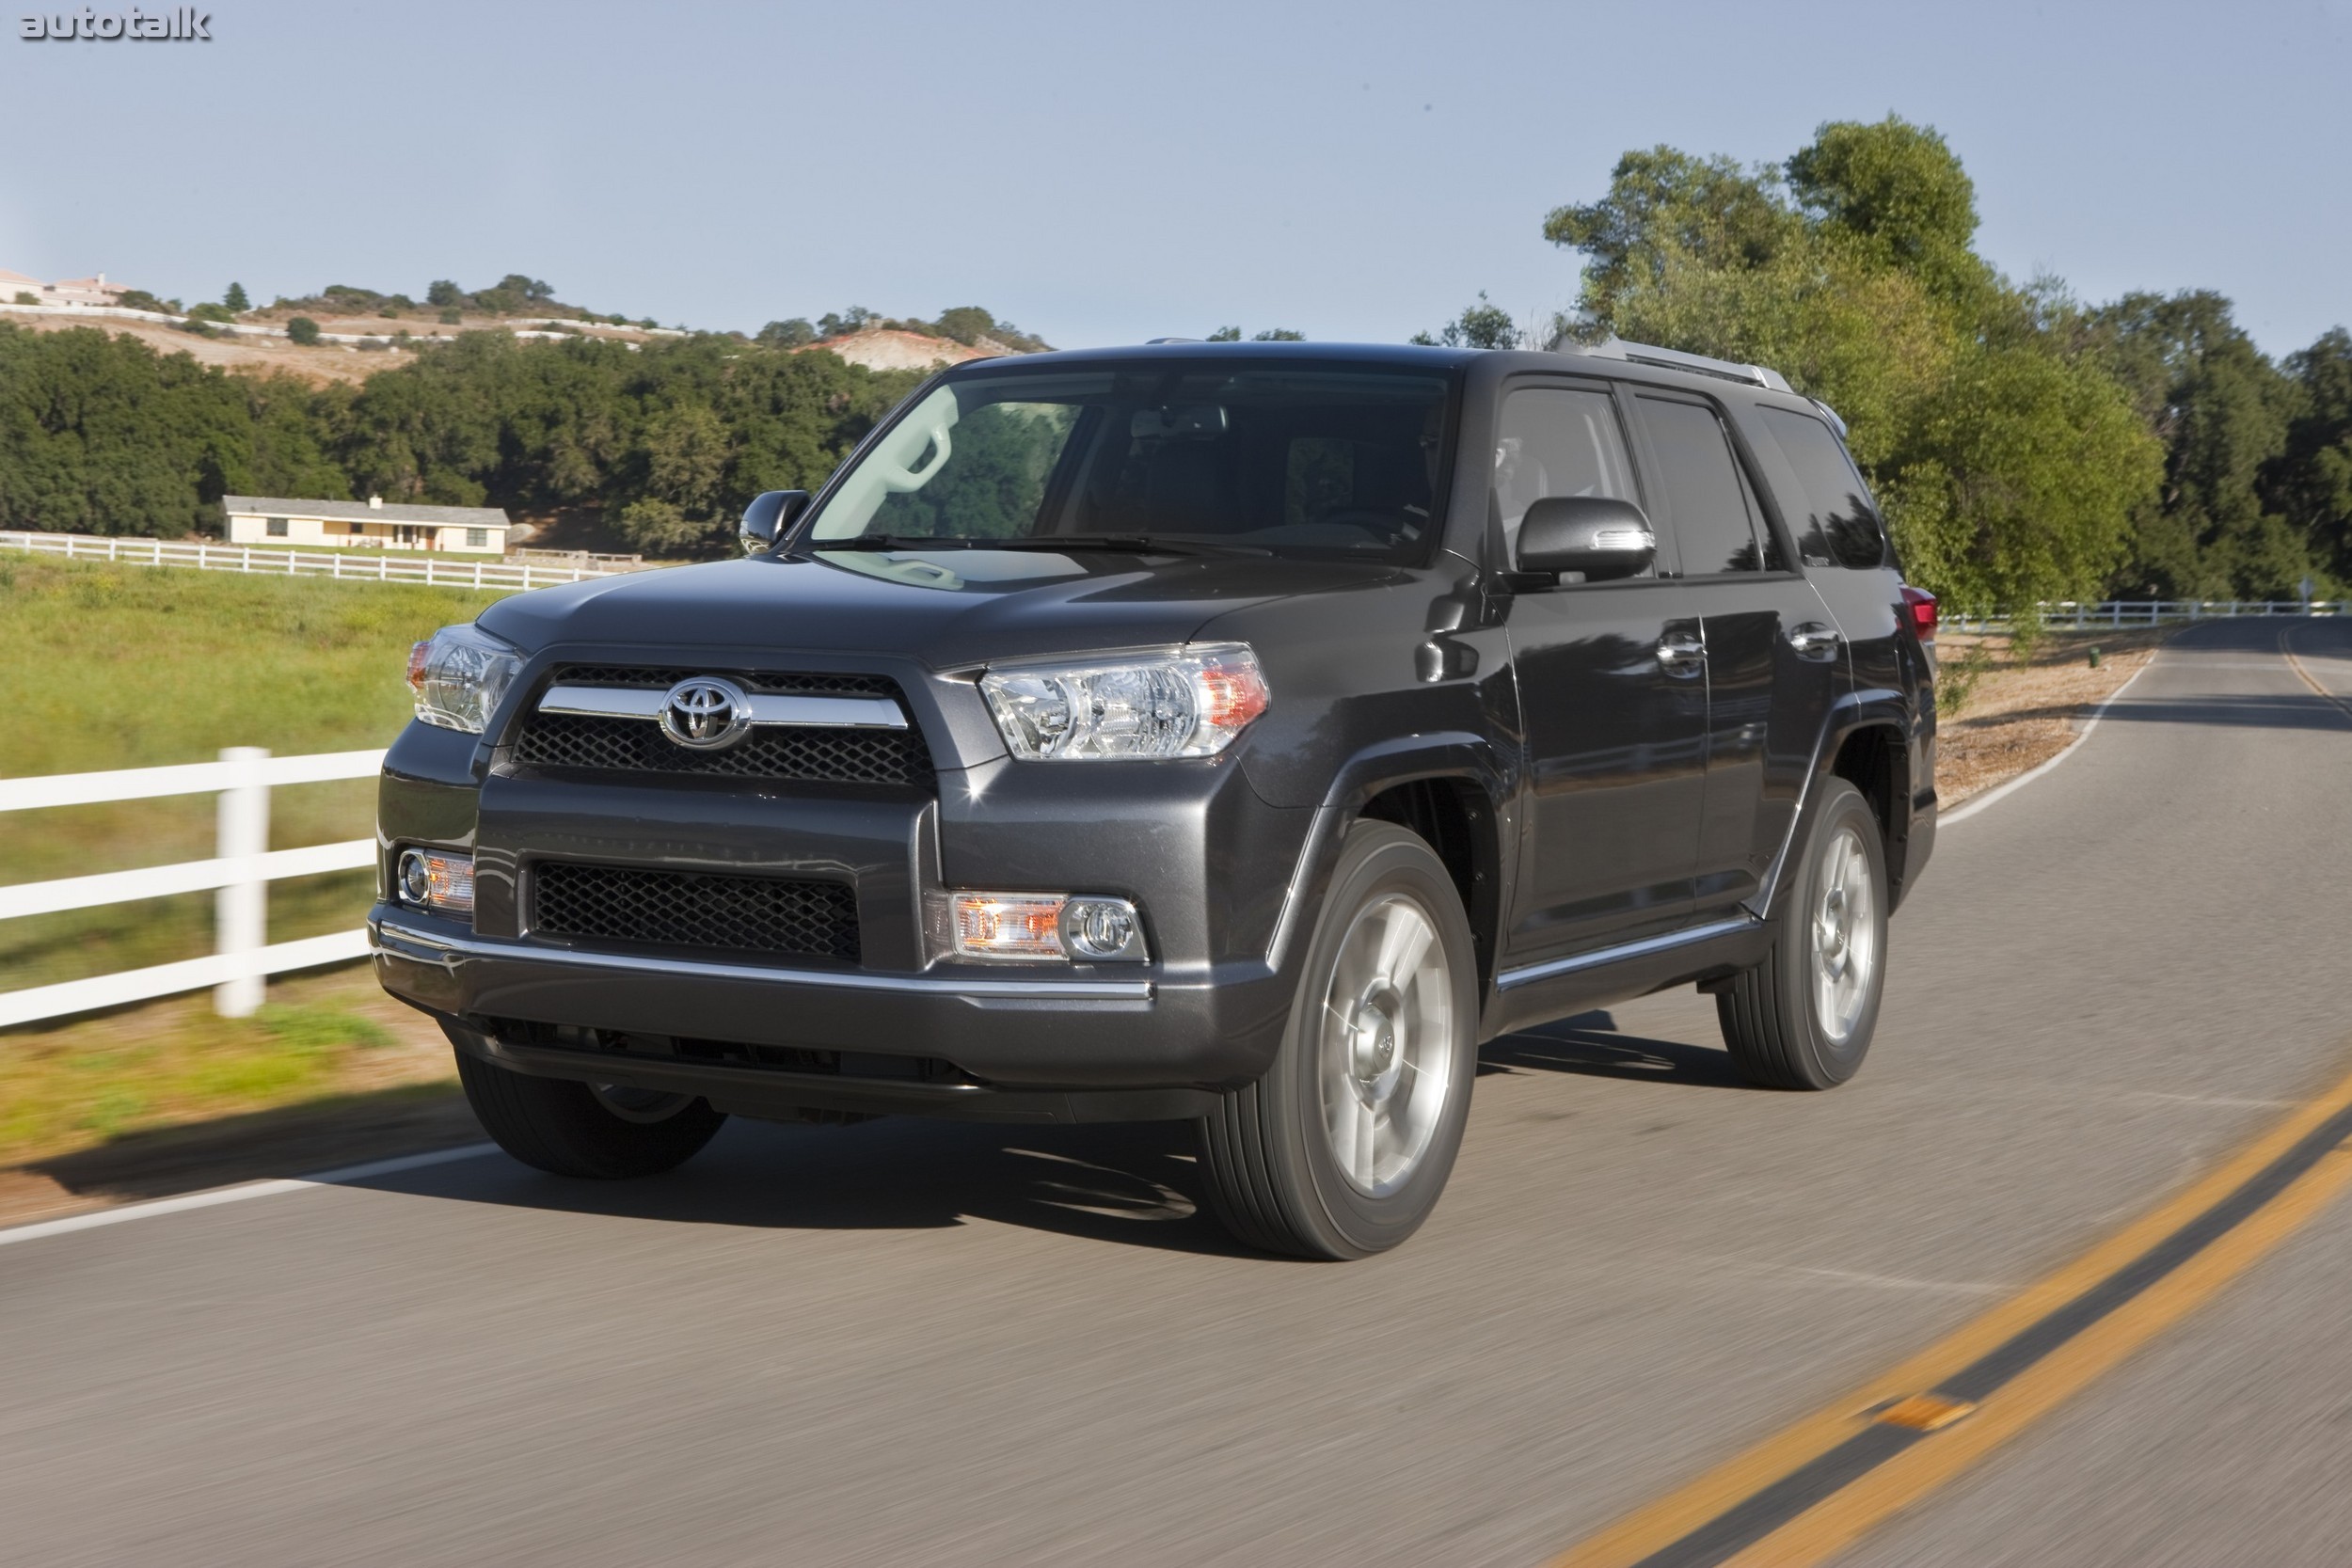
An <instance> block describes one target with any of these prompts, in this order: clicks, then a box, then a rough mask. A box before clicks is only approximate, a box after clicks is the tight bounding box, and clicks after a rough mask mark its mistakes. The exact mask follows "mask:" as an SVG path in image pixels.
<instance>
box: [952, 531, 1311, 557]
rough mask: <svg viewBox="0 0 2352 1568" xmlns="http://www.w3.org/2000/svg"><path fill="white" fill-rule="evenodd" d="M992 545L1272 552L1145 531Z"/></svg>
mask: <svg viewBox="0 0 2352 1568" xmlns="http://www.w3.org/2000/svg"><path fill="white" fill-rule="evenodd" d="M995 547H996V548H998V549H1007V550H1058V549H1081V550H1131V551H1133V552H1134V553H1136V554H1137V555H1269V556H1270V555H1272V554H1273V553H1274V552H1273V551H1272V550H1270V549H1267V548H1266V547H1265V546H1263V545H1242V544H1236V543H1232V542H1231V541H1228V540H1223V539H1169V538H1167V537H1164V536H1162V535H1158V534H1149V533H1052V534H1040V535H1034V536H1031V537H1029V538H1025V539H1004V540H999V541H997V543H996V546H995Z"/></svg>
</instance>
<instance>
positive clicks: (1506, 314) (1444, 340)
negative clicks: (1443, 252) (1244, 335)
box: [1258, 289, 1520, 348]
mask: <svg viewBox="0 0 2352 1568" xmlns="http://www.w3.org/2000/svg"><path fill="white" fill-rule="evenodd" d="M1258 336H1259V339H1260V341H1265V340H1266V339H1268V338H1269V337H1271V334H1268V333H1263V332H1262V333H1260V334H1258ZM1297 336H1300V335H1294V338H1293V340H1292V341H1295V339H1296V337H1297ZM1411 341H1413V342H1416V343H1420V344H1422V346H1424V347H1435V346H1438V345H1439V344H1442V345H1444V346H1445V347H1447V348H1517V347H1518V346H1519V341H1520V336H1519V329H1518V323H1516V322H1514V321H1513V320H1512V319H1511V312H1510V311H1508V310H1505V309H1503V308H1502V306H1500V305H1496V304H1493V303H1491V302H1489V301H1488V300H1487V298H1486V290H1484V289H1481V290H1479V291H1478V303H1477V304H1475V305H1472V306H1470V307H1468V308H1466V309H1464V310H1463V311H1462V313H1461V314H1460V315H1458V316H1456V317H1454V319H1453V320H1452V321H1450V322H1448V323H1446V324H1445V325H1443V326H1442V327H1439V328H1438V335H1437V336H1436V337H1434V338H1433V337H1431V336H1430V335H1429V334H1428V333H1426V332H1416V333H1414V334H1413V336H1412V339H1411Z"/></svg>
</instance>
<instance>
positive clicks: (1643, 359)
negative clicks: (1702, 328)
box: [1561, 338, 1796, 392]
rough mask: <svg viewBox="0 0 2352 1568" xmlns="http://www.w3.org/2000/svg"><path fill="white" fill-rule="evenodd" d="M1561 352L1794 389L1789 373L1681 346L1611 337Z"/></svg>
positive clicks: (1568, 345) (1566, 346) (1563, 348)
mask: <svg viewBox="0 0 2352 1568" xmlns="http://www.w3.org/2000/svg"><path fill="white" fill-rule="evenodd" d="M1561 352H1563V353H1565V354H1589V355H1592V356H1594V357H1596V358H1599V359H1623V360H1627V361H1629V362H1630V363H1632V364H1636V365H1656V366H1658V367H1659V368H1660V369H1661V370H1669V371H1689V372H1692V373H1693V374H1695V375H1711V376H1716V377H1719V378H1721V379H1723V380H1724V381H1737V382H1740V383H1741V384H1743V385H1745V386H1749V387H1762V388H1767V389H1769V390H1771V391H1775V392H1793V391H1794V390H1795V389H1796V388H1792V387H1790V386H1789V385H1788V377H1786V376H1784V375H1782V374H1781V373H1780V372H1778V371H1775V370H1770V369H1767V368H1766V367H1765V366H1762V365H1741V364H1737V363H1735V362H1733V361H1732V360H1729V359H1710V358H1708V356H1706V355H1704V354H1685V353H1683V352H1682V351H1681V350H1680V349H1672V348H1656V347H1653V346H1652V345H1650V344H1648V343H1629V342H1627V341H1625V340H1624V339H1622V338H1611V339H1609V340H1608V341H1604V342H1598V343H1563V344H1562V345H1561Z"/></svg>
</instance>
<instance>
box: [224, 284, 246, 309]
mask: <svg viewBox="0 0 2352 1568" xmlns="http://www.w3.org/2000/svg"><path fill="white" fill-rule="evenodd" d="M220 302H221V303H222V304H223V305H226V306H227V307H229V309H230V310H232V311H234V312H235V313H236V314H238V315H240V316H242V315H244V314H245V313H246V311H247V310H250V309H253V302H252V301H251V300H249V299H247V298H246V293H245V285H244V284H242V283H231V284H230V285H229V292H228V293H225V294H223V295H221V296H220Z"/></svg>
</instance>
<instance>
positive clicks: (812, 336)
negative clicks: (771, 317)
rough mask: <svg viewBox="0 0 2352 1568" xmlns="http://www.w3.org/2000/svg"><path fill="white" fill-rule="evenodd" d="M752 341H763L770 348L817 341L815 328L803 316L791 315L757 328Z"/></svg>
mask: <svg viewBox="0 0 2352 1568" xmlns="http://www.w3.org/2000/svg"><path fill="white" fill-rule="evenodd" d="M752 341H754V342H756V343H765V344H767V345H768V346H769V347H770V348H802V347H805V346H806V345H808V344H810V343H813V342H815V341H817V329H816V328H815V327H813V326H811V325H809V324H808V322H807V321H806V320H805V319H804V318H803V317H800V316H791V317H787V318H786V319H785V320H783V321H780V322H770V323H769V324H768V325H765V326H763V327H761V328H760V329H759V335H758V336H757V337H755V338H754V339H753V340H752Z"/></svg>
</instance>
